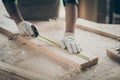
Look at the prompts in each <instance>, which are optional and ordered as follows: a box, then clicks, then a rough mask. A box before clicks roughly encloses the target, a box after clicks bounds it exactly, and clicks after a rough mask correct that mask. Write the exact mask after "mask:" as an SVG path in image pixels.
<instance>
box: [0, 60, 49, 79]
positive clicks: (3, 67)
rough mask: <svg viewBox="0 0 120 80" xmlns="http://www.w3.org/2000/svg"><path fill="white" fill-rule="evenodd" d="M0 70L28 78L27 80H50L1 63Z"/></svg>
mask: <svg viewBox="0 0 120 80" xmlns="http://www.w3.org/2000/svg"><path fill="white" fill-rule="evenodd" d="M0 69H1V70H3V71H6V72H8V73H11V74H14V75H17V76H20V77H23V78H26V79H27V80H28V79H29V80H50V78H48V77H46V76H44V75H38V74H36V73H33V72H31V71H28V70H24V69H21V68H18V67H15V66H12V65H9V64H7V63H3V62H1V61H0Z"/></svg>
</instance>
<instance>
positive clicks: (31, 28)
mask: <svg viewBox="0 0 120 80" xmlns="http://www.w3.org/2000/svg"><path fill="white" fill-rule="evenodd" d="M17 27H18V30H19V33H20V34H21V35H25V36H34V37H37V36H38V35H39V32H38V30H37V27H36V26H35V25H33V24H32V23H30V22H28V21H22V22H20V23H19V24H18V26H17Z"/></svg>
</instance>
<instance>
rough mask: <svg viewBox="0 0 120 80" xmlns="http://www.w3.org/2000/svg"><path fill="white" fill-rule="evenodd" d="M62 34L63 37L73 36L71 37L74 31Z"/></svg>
mask: <svg viewBox="0 0 120 80" xmlns="http://www.w3.org/2000/svg"><path fill="white" fill-rule="evenodd" d="M64 36H65V37H66V36H73V37H74V33H71V32H67V33H65V34H64Z"/></svg>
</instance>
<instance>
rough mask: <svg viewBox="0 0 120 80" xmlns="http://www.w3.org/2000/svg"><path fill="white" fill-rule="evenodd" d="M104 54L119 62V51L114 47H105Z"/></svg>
mask: <svg viewBox="0 0 120 80" xmlns="http://www.w3.org/2000/svg"><path fill="white" fill-rule="evenodd" d="M106 54H107V55H108V56H109V57H110V58H111V59H113V60H115V61H117V62H120V52H119V51H117V49H116V48H111V49H107V52H106Z"/></svg>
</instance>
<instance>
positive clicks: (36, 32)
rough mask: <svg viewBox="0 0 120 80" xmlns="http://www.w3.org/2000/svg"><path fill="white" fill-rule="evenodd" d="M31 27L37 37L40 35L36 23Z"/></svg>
mask: <svg viewBox="0 0 120 80" xmlns="http://www.w3.org/2000/svg"><path fill="white" fill-rule="evenodd" d="M31 27H32V30H33V32H34V36H35V37H37V36H38V35H39V32H38V30H37V28H36V27H35V26H34V25H31Z"/></svg>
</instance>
